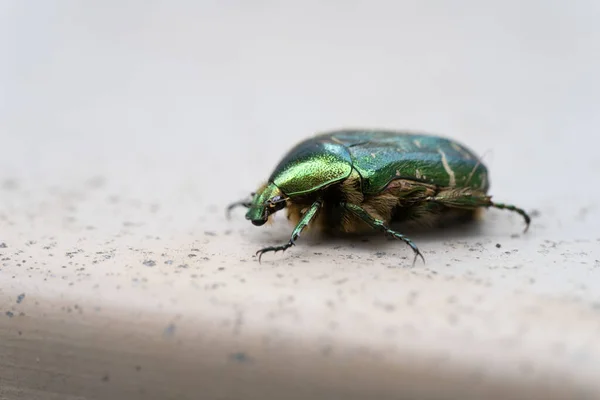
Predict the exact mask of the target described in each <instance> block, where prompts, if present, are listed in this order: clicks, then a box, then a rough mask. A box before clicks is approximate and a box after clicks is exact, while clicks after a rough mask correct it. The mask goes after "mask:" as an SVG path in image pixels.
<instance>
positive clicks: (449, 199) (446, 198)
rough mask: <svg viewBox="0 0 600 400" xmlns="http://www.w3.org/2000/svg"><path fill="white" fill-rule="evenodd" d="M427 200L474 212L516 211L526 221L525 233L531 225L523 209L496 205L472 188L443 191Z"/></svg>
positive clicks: (482, 193) (486, 196)
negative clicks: (479, 209)
mask: <svg viewBox="0 0 600 400" xmlns="http://www.w3.org/2000/svg"><path fill="white" fill-rule="evenodd" d="M426 200H427V201H433V202H436V203H440V204H442V205H445V206H447V207H454V208H462V209H471V210H474V209H476V208H479V207H486V208H489V207H493V208H498V209H501V210H509V211H514V212H516V213H517V214H519V215H521V216H522V217H523V218H524V219H525V224H526V226H525V231H524V232H527V230H528V229H529V224H530V223H531V217H530V216H529V214H527V212H525V210H523V209H522V208H518V207H516V206H513V205H512V204H502V203H494V202H493V201H492V198H491V196H488V195H487V194H485V193H484V192H482V191H478V190H473V189H471V188H460V189H456V188H452V189H447V190H443V191H441V192H439V193H438V194H437V195H435V196H432V197H428V198H427V199H426Z"/></svg>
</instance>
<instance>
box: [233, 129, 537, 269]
mask: <svg viewBox="0 0 600 400" xmlns="http://www.w3.org/2000/svg"><path fill="white" fill-rule="evenodd" d="M488 189H489V179H488V171H487V168H486V167H485V165H483V164H482V163H481V161H480V159H479V158H478V157H477V156H476V155H475V154H474V153H473V152H472V151H471V150H469V149H468V148H466V147H465V146H463V145H462V144H460V143H458V142H456V141H453V140H450V139H446V138H443V137H439V136H430V135H425V134H414V133H408V132H394V131H384V130H339V131H333V132H328V133H324V134H320V135H317V136H314V137H312V138H309V139H306V140H304V141H303V142H300V143H299V144H297V145H296V146H295V147H294V148H292V149H291V150H290V151H289V152H288V153H287V155H285V157H283V159H282V160H281V161H280V163H279V165H277V167H276V168H275V170H274V171H273V173H272V174H271V176H270V177H269V179H268V181H267V183H266V184H264V185H263V186H261V187H260V188H259V189H258V191H257V192H256V193H253V194H252V199H251V200H250V201H240V202H236V203H233V204H231V205H230V206H229V207H228V211H230V210H231V209H232V208H234V207H236V206H244V207H246V208H248V211H247V213H246V219H248V220H250V221H251V222H252V223H253V224H254V225H257V226H260V225H263V224H264V223H265V222H267V220H269V218H270V217H271V215H273V214H274V213H275V212H277V211H279V210H281V209H283V208H287V210H288V218H289V219H290V220H292V221H294V222H295V228H294V230H293V231H292V235H291V238H290V240H289V242H287V243H285V244H282V245H278V246H269V247H265V248H263V249H260V250H259V251H258V252H257V254H258V255H259V261H260V257H261V256H262V255H263V254H264V253H266V252H269V251H279V250H282V251H283V250H286V249H287V248H289V247H291V246H293V245H294V244H295V242H296V240H297V239H298V237H299V236H300V233H301V232H302V231H303V229H304V228H306V227H307V226H308V225H311V226H312V225H317V226H318V227H319V228H321V230H323V231H329V232H347V233H357V232H363V231H366V230H378V231H381V232H384V233H386V234H389V235H391V236H393V237H395V238H397V239H400V240H402V241H403V242H405V243H406V244H408V245H409V246H410V247H411V248H412V250H413V252H414V254H415V261H416V258H417V257H418V256H420V257H421V258H423V255H422V254H421V252H420V251H419V249H418V247H417V246H416V245H415V244H414V243H413V242H412V241H411V240H410V239H409V238H408V237H406V236H404V235H402V234H401V233H399V232H396V231H394V230H392V229H391V228H390V224H392V223H395V222H416V223H419V224H428V225H434V224H436V223H439V222H442V221H447V220H448V219H456V218H458V219H465V218H472V217H473V216H474V214H475V212H476V211H477V210H479V209H481V208H489V207H495V208H500V209H507V210H511V211H514V212H517V213H519V214H520V215H521V216H523V218H524V219H525V223H526V228H525V230H527V228H528V227H529V224H530V221H531V219H530V217H529V215H528V214H527V213H526V212H525V211H524V210H522V209H521V208H518V207H515V206H513V205H510V204H502V203H496V202H493V201H492V200H491V196H489V195H488V194H487V192H488Z"/></svg>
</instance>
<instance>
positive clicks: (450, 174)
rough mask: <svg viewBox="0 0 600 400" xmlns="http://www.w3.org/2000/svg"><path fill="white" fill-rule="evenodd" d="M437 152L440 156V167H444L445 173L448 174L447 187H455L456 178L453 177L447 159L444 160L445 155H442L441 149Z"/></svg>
mask: <svg viewBox="0 0 600 400" xmlns="http://www.w3.org/2000/svg"><path fill="white" fill-rule="evenodd" d="M438 152H439V153H440V154H441V155H442V165H443V166H444V169H445V170H446V173H447V174H448V178H449V182H448V186H456V177H455V176H454V171H452V168H450V165H449V164H448V159H447V158H446V153H444V152H443V151H442V149H438Z"/></svg>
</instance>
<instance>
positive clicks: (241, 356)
mask: <svg viewBox="0 0 600 400" xmlns="http://www.w3.org/2000/svg"><path fill="white" fill-rule="evenodd" d="M229 359H230V360H231V361H236V362H239V363H247V362H251V361H252V358H251V357H249V356H248V355H247V354H246V353H244V352H242V351H238V352H236V353H231V354H230V355H229Z"/></svg>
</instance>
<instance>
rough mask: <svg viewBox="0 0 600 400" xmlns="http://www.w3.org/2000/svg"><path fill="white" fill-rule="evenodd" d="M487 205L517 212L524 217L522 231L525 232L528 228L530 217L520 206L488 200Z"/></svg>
mask: <svg viewBox="0 0 600 400" xmlns="http://www.w3.org/2000/svg"><path fill="white" fill-rule="evenodd" d="M488 207H494V208H498V209H500V210H509V211H514V212H516V213H517V214H519V215H520V216H522V217H523V219H525V230H524V231H523V233H525V232H527V230H528V229H529V224H530V223H531V217H530V216H529V214H527V212H526V211H525V210H523V209H522V208H519V207H516V206H513V205H512V204H502V203H494V202H493V201H490V205H489V206H488Z"/></svg>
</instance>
